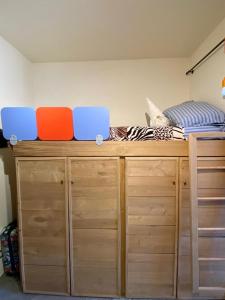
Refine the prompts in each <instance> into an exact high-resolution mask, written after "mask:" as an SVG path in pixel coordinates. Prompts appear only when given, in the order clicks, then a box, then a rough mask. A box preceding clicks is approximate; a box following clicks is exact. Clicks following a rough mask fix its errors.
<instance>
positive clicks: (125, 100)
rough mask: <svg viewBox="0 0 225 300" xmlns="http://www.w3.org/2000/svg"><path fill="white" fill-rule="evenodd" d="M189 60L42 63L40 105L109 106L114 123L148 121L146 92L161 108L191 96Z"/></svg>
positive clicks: (37, 79) (37, 67) (37, 72)
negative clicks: (187, 70)
mask: <svg viewBox="0 0 225 300" xmlns="http://www.w3.org/2000/svg"><path fill="white" fill-rule="evenodd" d="M187 65H188V59H143V60H121V61H101V62H69V63H36V64H34V66H33V69H34V82H33V87H34V103H35V105H36V106H51V105H52V106H56V105H59V106H61V105H62V106H70V107H74V106H78V105H79V106H80V105H104V106H106V107H108V108H109V109H110V117H111V125H113V126H119V125H146V120H145V112H146V111H147V104H146V101H145V98H146V96H148V97H149V98H150V99H152V100H153V101H154V102H155V103H156V104H157V105H158V106H159V107H160V108H161V109H165V108H166V107H168V106H169V105H173V104H176V103H179V102H181V101H184V100H186V99H189V79H188V78H187V77H186V76H185V75H184V74H185V71H186V69H187Z"/></svg>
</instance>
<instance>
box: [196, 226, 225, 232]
mask: <svg viewBox="0 0 225 300" xmlns="http://www.w3.org/2000/svg"><path fill="white" fill-rule="evenodd" d="M198 231H225V227H218V228H216V227H214V228H213V227H198Z"/></svg>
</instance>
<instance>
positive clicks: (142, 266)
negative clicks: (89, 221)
mask: <svg viewBox="0 0 225 300" xmlns="http://www.w3.org/2000/svg"><path fill="white" fill-rule="evenodd" d="M125 180H126V185H125V191H126V239H127V253H126V296H127V297H149V298H150V297H162V298H165V297H175V296H176V270H177V242H176V241H177V201H178V160H177V159H176V158H127V159H126V175H125Z"/></svg>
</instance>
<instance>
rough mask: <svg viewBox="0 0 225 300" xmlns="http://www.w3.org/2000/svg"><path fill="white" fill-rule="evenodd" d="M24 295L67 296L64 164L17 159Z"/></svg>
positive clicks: (66, 205) (65, 181)
mask: <svg viewBox="0 0 225 300" xmlns="http://www.w3.org/2000/svg"><path fill="white" fill-rule="evenodd" d="M17 175H18V176H17V179H18V199H19V232H20V243H21V244H20V252H21V265H22V270H21V271H22V281H23V289H24V291H25V292H35V293H37V292H39V293H52V294H68V293H69V281H70V279H69V271H68V270H69V266H68V253H69V252H68V249H69V248H68V234H67V233H68V230H67V228H68V217H67V216H68V199H67V175H66V160H65V159H63V158H61V159H51V158H50V159H42V158H40V159H39V158H38V159H33V158H30V159H28V158H26V159H20V158H18V159H17Z"/></svg>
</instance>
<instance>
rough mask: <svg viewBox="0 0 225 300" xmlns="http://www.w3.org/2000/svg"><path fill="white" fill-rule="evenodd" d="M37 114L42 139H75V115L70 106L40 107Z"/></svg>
mask: <svg viewBox="0 0 225 300" xmlns="http://www.w3.org/2000/svg"><path fill="white" fill-rule="evenodd" d="M36 115H37V127H38V137H39V139H40V140H43V141H69V140H72V139H73V117H72V110H71V109H70V108H67V107H39V108H38V109H37V110H36Z"/></svg>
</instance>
